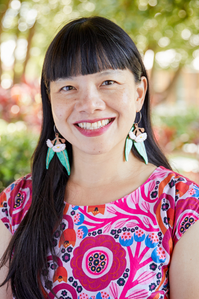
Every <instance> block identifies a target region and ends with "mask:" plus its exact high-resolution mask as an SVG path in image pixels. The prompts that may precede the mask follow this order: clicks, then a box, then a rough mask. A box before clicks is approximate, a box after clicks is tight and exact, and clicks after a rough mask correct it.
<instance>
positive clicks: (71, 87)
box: [61, 85, 75, 91]
mask: <svg viewBox="0 0 199 299" xmlns="http://www.w3.org/2000/svg"><path fill="white" fill-rule="evenodd" d="M73 89H75V87H73V86H72V85H67V86H64V87H62V88H61V90H64V91H69V90H73Z"/></svg>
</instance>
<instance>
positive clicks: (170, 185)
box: [150, 167, 199, 203]
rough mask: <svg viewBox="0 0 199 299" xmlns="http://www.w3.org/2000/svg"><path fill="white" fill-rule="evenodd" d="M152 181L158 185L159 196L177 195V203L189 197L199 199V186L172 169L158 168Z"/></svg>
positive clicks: (151, 177)
mask: <svg viewBox="0 0 199 299" xmlns="http://www.w3.org/2000/svg"><path fill="white" fill-rule="evenodd" d="M150 180H151V181H155V183H156V184H157V185H158V193H159V195H161V194H163V193H164V194H165V193H166V194H171V195H173V196H174V195H175V202H176V203H177V202H178V201H179V200H180V199H183V198H187V197H192V198H196V199H199V185H197V184H196V183H194V182H193V181H191V180H190V179H188V178H186V177H184V176H183V175H181V174H179V173H177V172H174V171H172V170H170V169H166V168H164V167H158V168H156V170H155V171H154V173H153V174H152V175H151V176H150Z"/></svg>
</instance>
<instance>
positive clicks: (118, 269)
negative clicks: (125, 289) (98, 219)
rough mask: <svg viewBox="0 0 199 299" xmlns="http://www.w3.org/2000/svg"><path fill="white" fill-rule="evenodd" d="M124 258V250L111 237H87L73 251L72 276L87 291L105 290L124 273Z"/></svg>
mask: <svg viewBox="0 0 199 299" xmlns="http://www.w3.org/2000/svg"><path fill="white" fill-rule="evenodd" d="M125 256H126V252H125V250H124V249H123V248H122V246H121V245H120V244H119V243H117V242H116V241H115V239H114V238H113V237H111V236H103V235H101V236H99V235H98V236H96V237H87V238H85V239H84V240H83V241H82V242H81V243H80V246H79V247H78V248H76V249H75V250H74V255H73V258H72V260H71V267H72V269H73V275H74V277H75V278H76V279H78V280H79V281H80V283H81V285H82V286H83V287H84V288H85V289H86V290H88V291H93V292H94V291H98V290H102V289H105V288H106V287H107V286H108V285H109V283H110V282H111V281H112V280H116V279H118V278H119V277H120V276H121V275H122V273H123V272H124V270H125V268H126V259H125Z"/></svg>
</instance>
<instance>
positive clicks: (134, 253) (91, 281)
mask: <svg viewBox="0 0 199 299" xmlns="http://www.w3.org/2000/svg"><path fill="white" fill-rule="evenodd" d="M31 200H32V181H31V175H27V176H26V177H24V178H22V179H19V180H18V181H16V182H15V183H13V184H11V185H10V186H9V187H8V188H7V189H5V190H4V191H3V192H2V193H1V195H0V216H1V220H2V221H3V223H4V224H5V225H6V227H7V228H8V229H9V230H10V231H11V232H12V233H13V234H14V232H15V231H16V229H17V227H18V225H19V224H20V222H21V221H22V219H23V218H24V216H25V214H26V213H27V211H28V209H29V207H30V205H31ZM64 211H65V212H64V214H63V219H62V221H61V223H60V225H59V227H57V229H55V232H54V234H53V242H54V243H53V244H55V245H54V246H55V253H56V259H55V258H52V254H51V253H50V252H49V254H48V256H47V257H46V258H47V262H48V268H47V269H43V271H42V277H41V281H42V285H43V288H44V290H45V291H46V292H47V294H48V297H47V296H46V298H51V299H54V298H64V299H65V298H73V299H102V298H104V299H138V298H139V299H146V298H159V299H163V298H164V299H166V298H167V299H168V298H169V295H168V294H169V282H168V271H169V264H170V258H171V255H172V252H173V248H174V246H175V244H176V243H177V242H178V240H179V239H180V238H181V237H182V235H183V234H184V233H185V232H186V231H187V230H188V229H189V227H191V226H192V225H193V224H194V223H195V222H196V221H197V220H198V219H199V186H197V185H196V184H195V183H193V182H191V181H189V180H188V179H186V178H184V177H183V176H181V175H179V174H177V173H175V172H173V171H170V170H167V169H165V168H164V167H158V168H157V169H156V170H155V171H154V172H153V173H152V174H151V176H150V177H149V178H148V180H147V181H146V182H145V183H144V184H143V185H141V186H140V187H139V188H138V189H136V190H135V191H133V192H132V193H131V194H129V195H127V196H125V197H123V198H120V199H118V200H116V201H114V202H111V203H107V204H105V205H96V206H88V207H85V206H74V205H67V204H66V208H65V210H64ZM49 286H50V287H49ZM55 295H56V296H57V297H55Z"/></svg>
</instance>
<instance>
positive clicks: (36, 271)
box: [1, 17, 171, 299]
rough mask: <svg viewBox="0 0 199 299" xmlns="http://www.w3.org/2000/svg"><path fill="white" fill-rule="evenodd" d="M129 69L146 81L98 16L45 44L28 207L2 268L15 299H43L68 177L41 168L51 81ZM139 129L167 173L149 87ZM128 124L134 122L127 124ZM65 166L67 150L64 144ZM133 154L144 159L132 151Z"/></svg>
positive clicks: (113, 29) (49, 128)
mask: <svg viewBox="0 0 199 299" xmlns="http://www.w3.org/2000/svg"><path fill="white" fill-rule="evenodd" d="M110 68H111V69H129V70H130V71H131V72H132V73H133V75H134V78H135V82H139V81H140V80H141V77H142V76H145V77H146V78H147V81H148V77H147V73H146V70H145V67H144V64H143V62H142V59H141V56H140V54H139V52H138V50H137V48H136V46H135V44H134V42H133V41H132V40H131V38H130V37H129V36H128V35H127V34H126V33H125V32H124V31H123V30H122V29H121V28H120V27H118V26H117V25H116V24H114V23H113V22H111V21H109V20H107V19H105V18H102V17H90V18H81V19H77V20H74V21H72V22H70V23H69V24H67V25H65V26H64V27H63V28H62V29H61V30H60V31H59V33H58V34H57V35H56V37H55V38H54V40H53V41H52V43H51V44H50V46H49V48H48V50H47V53H46V56H45V60H44V65H43V70H42V78H41V95H42V103H43V125H42V130H41V135H40V139H39V142H38V145H37V148H36V150H35V152H34V155H33V163H32V187H33V189H32V204H31V207H30V209H29V211H28V213H27V214H26V216H25V217H24V219H23V220H22V222H21V224H20V225H19V227H18V229H17V231H16V232H15V234H14V236H13V238H12V240H11V242H10V244H9V246H8V249H7V250H6V252H5V254H4V256H3V259H2V263H1V266H2V265H4V264H5V263H6V261H7V260H9V261H10V265H9V273H8V275H7V277H6V280H5V281H4V283H6V282H7V281H9V280H10V279H11V285H12V291H13V294H14V295H15V296H16V297H17V299H43V298H44V295H43V293H42V290H41V281H40V277H41V273H42V269H44V268H45V267H46V265H47V261H46V256H47V253H48V251H49V250H50V251H51V252H52V255H54V251H53V243H52V239H53V238H52V235H53V231H54V229H55V228H56V227H57V226H58V224H59V223H60V221H61V219H62V214H63V207H64V193H65V188H66V184H67V180H68V174H67V172H66V170H65V169H64V167H63V166H62V165H61V164H60V163H59V161H58V159H57V157H56V155H55V156H54V158H53V159H52V161H51V163H50V166H49V169H48V170H46V165H45V160H46V154H47V146H46V140H47V139H50V140H52V139H54V130H53V127H54V121H53V116H52V111H51V105H50V101H49V93H50V82H51V81H54V80H56V79H58V78H65V77H68V76H75V75H78V74H82V75H87V74H93V73H96V72H99V71H102V70H105V69H110ZM141 113H142V120H141V124H140V126H142V127H144V128H145V130H146V132H147V135H148V138H147V140H146V141H145V145H146V150H147V154H148V158H149V162H151V163H153V164H155V165H156V166H164V167H166V168H169V169H171V167H170V165H169V163H168V161H167V159H166V158H165V156H164V155H163V153H162V152H161V150H160V149H159V147H158V146H157V144H156V142H155V140H154V135H153V131H152V128H151V120H150V102H149V84H148V90H147V92H146V96H145V101H144V105H143V107H142V110H141ZM132 122H133V121H132ZM67 151H68V154H69V160H70V165H72V163H73V161H72V146H71V144H69V143H67ZM132 152H133V154H134V155H135V156H136V157H137V158H138V159H141V160H143V159H142V158H141V157H140V156H139V154H138V153H137V151H136V150H135V149H134V148H132Z"/></svg>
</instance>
